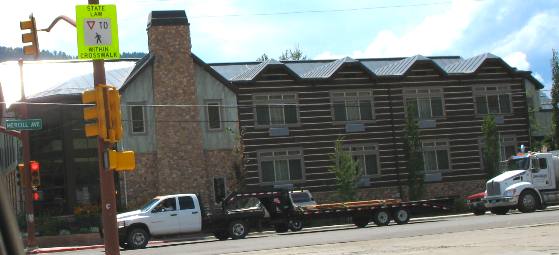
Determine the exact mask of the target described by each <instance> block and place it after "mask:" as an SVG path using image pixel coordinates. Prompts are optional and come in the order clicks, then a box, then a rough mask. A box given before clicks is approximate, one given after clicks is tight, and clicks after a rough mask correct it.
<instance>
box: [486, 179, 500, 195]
mask: <svg viewBox="0 0 559 255" xmlns="http://www.w3.org/2000/svg"><path fill="white" fill-rule="evenodd" d="M500 194H501V186H500V183H498V182H494V181H493V182H490V183H487V196H497V195H500Z"/></svg>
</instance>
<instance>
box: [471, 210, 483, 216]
mask: <svg viewBox="0 0 559 255" xmlns="http://www.w3.org/2000/svg"><path fill="white" fill-rule="evenodd" d="M472 212H473V213H474V214H475V215H478V216H479V215H484V214H485V209H481V208H474V209H472Z"/></svg>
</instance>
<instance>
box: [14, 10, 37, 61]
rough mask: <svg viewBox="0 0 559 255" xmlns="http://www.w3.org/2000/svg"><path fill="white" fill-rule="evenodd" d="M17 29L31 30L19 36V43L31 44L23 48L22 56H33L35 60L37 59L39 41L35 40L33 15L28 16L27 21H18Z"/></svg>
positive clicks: (35, 27) (35, 32)
mask: <svg viewBox="0 0 559 255" xmlns="http://www.w3.org/2000/svg"><path fill="white" fill-rule="evenodd" d="M19 27H20V28H21V30H27V29H30V30H31V31H30V32H29V33H26V34H22V35H21V42H23V43H31V44H30V45H25V46H23V54H25V55H32V56H35V59H37V58H39V53H40V52H39V39H38V38H37V26H36V24H35V18H34V17H33V14H31V15H29V20H26V21H20V22H19Z"/></svg>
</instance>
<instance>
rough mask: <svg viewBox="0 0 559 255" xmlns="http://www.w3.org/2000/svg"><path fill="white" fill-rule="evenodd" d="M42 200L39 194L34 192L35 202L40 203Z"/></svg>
mask: <svg viewBox="0 0 559 255" xmlns="http://www.w3.org/2000/svg"><path fill="white" fill-rule="evenodd" d="M40 199H41V195H39V192H37V191H34V192H33V201H39V200H40Z"/></svg>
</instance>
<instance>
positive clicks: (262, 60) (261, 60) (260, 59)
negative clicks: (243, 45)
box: [256, 53, 270, 62]
mask: <svg viewBox="0 0 559 255" xmlns="http://www.w3.org/2000/svg"><path fill="white" fill-rule="evenodd" d="M268 59H270V58H269V57H268V55H266V53H264V54H262V56H260V57H259V58H257V59H256V61H260V62H264V61H266V60H268Z"/></svg>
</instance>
